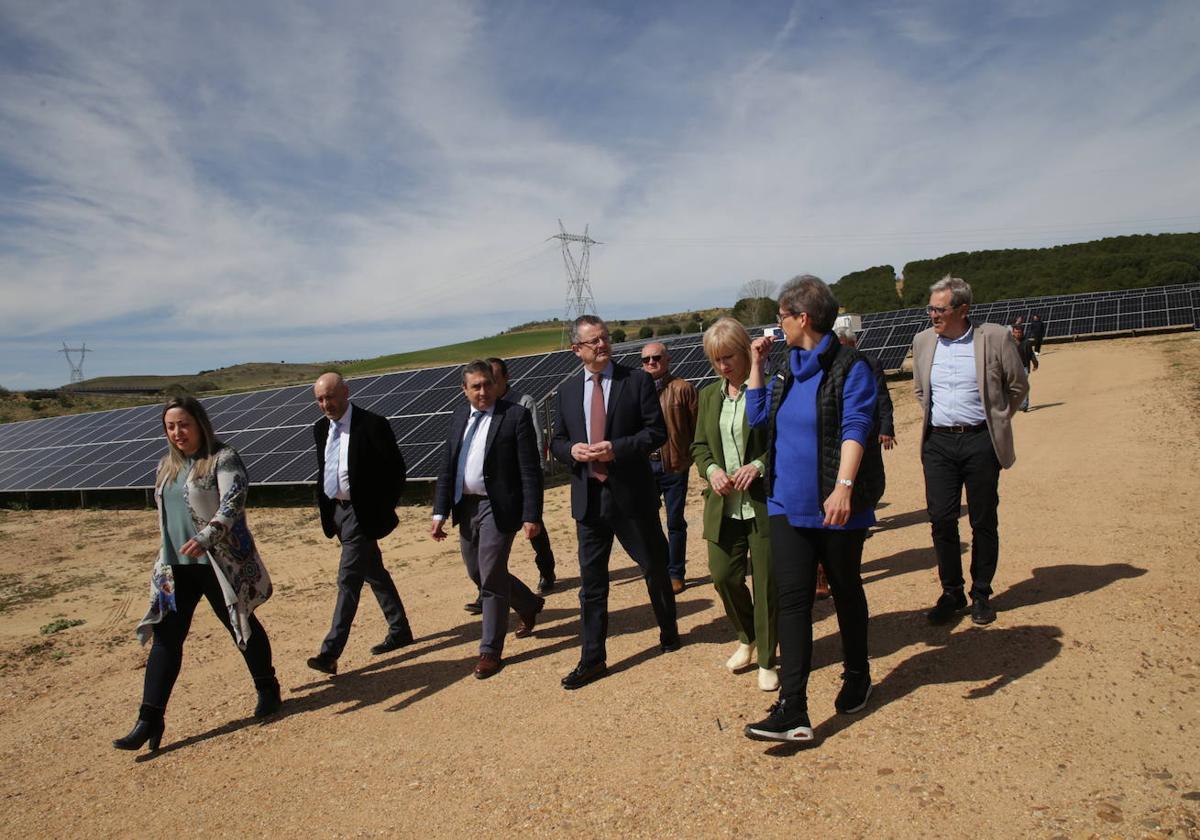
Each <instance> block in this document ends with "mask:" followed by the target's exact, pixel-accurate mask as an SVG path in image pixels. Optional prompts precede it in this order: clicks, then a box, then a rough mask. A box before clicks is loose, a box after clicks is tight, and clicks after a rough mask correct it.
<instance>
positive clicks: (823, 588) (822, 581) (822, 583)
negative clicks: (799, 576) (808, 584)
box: [817, 566, 830, 601]
mask: <svg viewBox="0 0 1200 840" xmlns="http://www.w3.org/2000/svg"><path fill="white" fill-rule="evenodd" d="M829 595H830V592H829V579H828V578H826V577H825V567H824V566H817V600H818V601H823V600H825V599H826V598H828V597H829Z"/></svg>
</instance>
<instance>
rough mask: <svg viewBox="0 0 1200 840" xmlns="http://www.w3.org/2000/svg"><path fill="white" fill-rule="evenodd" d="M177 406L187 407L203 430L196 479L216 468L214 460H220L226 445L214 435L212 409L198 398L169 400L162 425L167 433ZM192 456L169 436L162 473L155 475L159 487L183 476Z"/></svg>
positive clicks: (156, 484)
mask: <svg viewBox="0 0 1200 840" xmlns="http://www.w3.org/2000/svg"><path fill="white" fill-rule="evenodd" d="M173 408H179V409H183V410H184V411H185V412H187V413H188V415H189V416H191V418H192V419H193V420H194V421H196V428H197V429H199V431H200V437H201V440H200V448H199V449H197V450H196V454H195V456H194V457H195V459H196V460H195V463H194V464H193V465H192V475H193V476H194V477H195V478H203V477H204V476H206V475H208V473H209V471H210V470H211V469H212V465H213V461H214V460H216V457H215V456H216V454H217V452H218V451H219V450H220V449H221V448H222V447H223V446H224V445H225V444H223V443H221V441H219V440H217V437H216V435H214V434H213V427H212V421H211V420H209V419H208V412H207V411H205V410H204V406H202V405H201V404H200V401H199V400H197V399H196V398H195V397H171V399H169V400H167V404H166V405H164V406H163V410H162V425H163V434H164V435H165V434H166V432H167V412H168V411H170V410H171V409H173ZM187 458H188V456H186V455H184V454H183V453H182V452H180V451H179V448H178V447H177V446H175V444H174V443H172V442H171V438H170V437H168V438H167V451H166V454H164V455H163V456H162V459H161V460H160V461H159V462H158V473H157V474H156V475H155V476H154V487H155V489H158V488H161V487H162V486H163V485H164V484H168V483H170V482H172V481H175V480H176V479H177V478H179V472H180V470H182V469H183V468H184V467H185V466H186V465H187Z"/></svg>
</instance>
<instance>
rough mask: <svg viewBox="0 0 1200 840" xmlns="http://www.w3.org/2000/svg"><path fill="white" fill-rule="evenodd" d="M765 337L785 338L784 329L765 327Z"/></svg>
mask: <svg viewBox="0 0 1200 840" xmlns="http://www.w3.org/2000/svg"><path fill="white" fill-rule="evenodd" d="M763 336H764V337H766V338H775V339H781V338H783V327H764V328H763Z"/></svg>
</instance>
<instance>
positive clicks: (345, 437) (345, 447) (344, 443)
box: [325, 403, 354, 502]
mask: <svg viewBox="0 0 1200 840" xmlns="http://www.w3.org/2000/svg"><path fill="white" fill-rule="evenodd" d="M353 411H354V406H353V405H351V404H350V403H346V413H345V414H343V415H342V416H341V419H339V420H330V421H329V437H327V438H326V439H325V470H326V472H328V471H329V469H330V468H331V467H332V466H333V465H332V464H330V463H329V447H330V444H331V443H333V437H334V435H337V436H338V445H339V449H338V461H337V474H338V492H337V496H336V497H335V498H338V499H341V500H342V501H344V502H348V501H350V466H349V463H350V462H349V461H348V460H347V458H348V456H349V453H350V415H351V413H353Z"/></svg>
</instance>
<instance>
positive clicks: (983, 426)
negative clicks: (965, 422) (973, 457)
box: [929, 423, 987, 435]
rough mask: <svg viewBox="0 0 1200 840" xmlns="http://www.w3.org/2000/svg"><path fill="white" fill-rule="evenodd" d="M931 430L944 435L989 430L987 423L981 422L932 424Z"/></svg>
mask: <svg viewBox="0 0 1200 840" xmlns="http://www.w3.org/2000/svg"><path fill="white" fill-rule="evenodd" d="M929 431H931V432H941V433H942V434H944V435H966V434H970V433H971V432H984V431H987V423H980V424H979V425H978V426H930V427H929Z"/></svg>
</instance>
